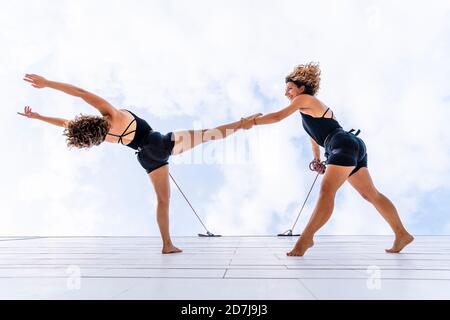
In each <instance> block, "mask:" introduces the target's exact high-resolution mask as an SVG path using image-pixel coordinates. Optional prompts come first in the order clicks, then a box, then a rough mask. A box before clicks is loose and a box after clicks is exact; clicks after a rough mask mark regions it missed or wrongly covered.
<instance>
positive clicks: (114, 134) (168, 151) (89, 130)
mask: <svg viewBox="0 0 450 320" xmlns="http://www.w3.org/2000/svg"><path fill="white" fill-rule="evenodd" d="M24 80H25V81H27V82H30V83H31V85H32V86H33V87H35V88H39V89H41V88H46V87H48V88H52V89H56V90H60V91H62V92H64V93H67V94H69V95H72V96H75V97H80V98H82V99H83V100H84V101H86V102H87V103H89V104H90V105H91V106H93V107H94V108H95V109H97V110H98V111H99V112H100V113H101V114H102V116H93V115H80V116H77V117H76V118H75V119H74V120H70V121H69V120H66V119H61V118H53V117H46V116H42V115H40V114H38V113H36V112H33V111H32V110H31V108H30V107H29V106H26V107H25V109H24V112H23V113H21V112H18V113H19V114H20V115H22V116H25V117H27V118H31V119H39V120H42V121H45V122H47V123H50V124H53V125H56V126H60V127H64V128H65V130H64V135H65V136H66V137H67V145H68V146H69V147H75V148H91V147H92V146H98V145H99V144H101V143H103V142H105V141H106V142H111V143H121V144H122V145H125V146H127V147H130V148H132V149H135V150H137V152H136V153H137V158H138V161H139V163H140V164H141V166H142V167H143V168H144V169H145V170H146V172H147V174H148V176H149V177H150V180H151V182H152V184H153V187H154V190H155V193H156V197H157V208H156V217H157V222H158V226H159V229H160V233H161V237H162V241H163V248H162V253H164V254H166V253H177V252H181V250H180V249H178V248H177V247H175V246H174V245H173V243H172V240H171V238H170V233H169V200H170V184H169V166H168V159H169V157H170V156H172V155H178V154H180V153H183V152H185V151H187V150H190V149H192V148H194V147H195V146H197V145H199V144H201V143H204V142H207V141H211V140H218V139H223V138H226V137H227V136H229V135H230V134H232V133H234V132H236V131H237V130H239V129H242V125H243V123H244V122H245V121H247V126H246V127H249V126H251V124H250V125H249V124H248V122H249V121H250V123H251V120H252V119H253V118H254V117H256V116H259V115H261V114H256V115H252V116H250V117H247V118H241V120H240V121H236V122H233V123H229V124H225V125H222V126H219V127H216V128H214V129H203V130H188V131H178V132H169V133H167V134H165V135H163V134H161V133H159V132H157V131H154V130H153V129H152V128H151V127H150V126H149V124H148V123H147V122H146V121H145V120H143V119H141V118H139V117H138V116H136V115H135V114H134V113H133V112H131V111H129V110H125V109H116V108H115V107H113V106H112V105H111V104H110V103H109V102H107V101H106V100H104V99H102V98H101V97H99V96H97V95H95V94H93V93H91V92H88V91H86V90H83V89H81V88H78V87H75V86H73V85H70V84H66V83H61V82H56V81H49V80H47V79H45V78H44V77H41V76H39V75H35V74H26V75H25V78H24Z"/></svg>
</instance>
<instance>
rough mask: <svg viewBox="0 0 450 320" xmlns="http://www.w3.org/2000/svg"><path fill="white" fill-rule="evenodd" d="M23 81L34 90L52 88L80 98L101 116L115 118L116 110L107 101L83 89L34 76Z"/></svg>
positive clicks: (27, 75) (30, 75) (28, 76)
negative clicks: (29, 84)
mask: <svg viewBox="0 0 450 320" xmlns="http://www.w3.org/2000/svg"><path fill="white" fill-rule="evenodd" d="M24 80H25V81H27V82H30V83H31V85H32V86H33V87H34V88H38V89H42V88H52V89H55V90H59V91H62V92H64V93H67V94H70V95H72V96H75V97H80V98H82V99H83V100H84V101H86V102H87V103H89V104H90V105H91V106H93V107H94V108H96V109H97V110H98V111H100V113H101V114H102V115H103V116H110V117H112V118H113V117H115V115H116V114H117V112H118V111H117V109H116V108H114V107H113V106H112V105H111V104H110V103H109V102H108V101H106V100H105V99H103V98H101V97H99V96H97V95H95V94H93V93H91V92H89V91H86V90H84V89H81V88H78V87H76V86H73V85H71V84H67V83H62V82H56V81H50V80H47V79H45V78H44V77H42V76H39V75H36V74H26V75H25V78H24Z"/></svg>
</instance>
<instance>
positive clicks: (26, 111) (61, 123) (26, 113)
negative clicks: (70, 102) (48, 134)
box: [17, 106, 69, 128]
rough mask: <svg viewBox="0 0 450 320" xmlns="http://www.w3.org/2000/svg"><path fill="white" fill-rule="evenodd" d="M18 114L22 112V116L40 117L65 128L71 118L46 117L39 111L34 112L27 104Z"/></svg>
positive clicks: (39, 118)
mask: <svg viewBox="0 0 450 320" xmlns="http://www.w3.org/2000/svg"><path fill="white" fill-rule="evenodd" d="M17 113H18V114H20V115H21V116H24V117H27V118H30V119H38V120H41V121H44V122H47V123H50V124H53V125H55V126H58V127H63V128H67V124H68V123H69V120H66V119H61V118H53V117H46V116H42V115H40V114H39V113H37V112H33V111H32V110H31V107H29V106H26V107H25V108H24V110H23V113H22V112H17Z"/></svg>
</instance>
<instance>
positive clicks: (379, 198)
mask: <svg viewBox="0 0 450 320" xmlns="http://www.w3.org/2000/svg"><path fill="white" fill-rule="evenodd" d="M348 181H349V182H350V184H351V185H352V186H353V187H354V188H355V189H356V190H357V191H358V192H359V193H360V194H361V196H362V197H363V198H364V199H366V200H367V201H369V202H370V203H372V204H373V206H374V207H375V208H376V209H377V210H378V212H379V213H380V214H381V215H382V216H383V218H384V219H385V220H386V221H387V223H388V224H389V226H390V227H391V228H392V231H394V233H395V240H394V244H393V245H392V248H391V249H386V252H389V253H399V252H400V251H401V250H402V249H403V248H404V247H406V246H407V245H408V244H410V243H411V242H412V241H413V240H414V237H413V236H412V235H410V234H409V233H408V231H406V229H405V227H404V226H403V224H402V221H401V220H400V216H399V215H398V212H397V209H396V208H395V206H394V204H393V203H392V202H391V201H390V200H389V199H388V198H387V197H386V196H385V195H383V194H382V193H380V192H379V191H378V190H377V189H376V188H375V185H374V184H373V181H372V178H371V176H370V174H369V170H368V169H367V168H361V169H359V170H358V172H356V173H355V174H354V175H352V176H351V177H350V178H349V179H348Z"/></svg>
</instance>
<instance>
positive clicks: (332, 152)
mask: <svg viewBox="0 0 450 320" xmlns="http://www.w3.org/2000/svg"><path fill="white" fill-rule="evenodd" d="M285 82H286V91H285V96H286V97H287V98H288V99H289V101H290V102H291V103H290V105H289V106H288V107H286V108H284V109H282V110H280V111H277V112H273V113H269V114H267V115H264V116H261V117H257V118H253V119H249V120H247V121H246V122H245V123H244V128H246V127H247V126H248V127H249V128H250V126H251V125H264V124H271V123H276V122H279V121H281V120H283V119H284V118H286V117H288V116H290V115H291V114H293V113H294V112H296V111H299V112H300V115H301V117H302V123H303V128H304V129H305V131H306V132H307V133H308V135H309V136H310V137H311V139H310V140H311V144H312V150H313V154H314V160H313V161H312V162H311V164H310V167H312V169H314V170H315V171H317V172H319V173H321V174H325V175H324V178H323V180H322V184H321V187H320V195H319V199H318V201H317V204H316V207H315V209H314V211H313V213H312V216H311V218H310V220H309V222H308V224H307V226H306V227H305V230H304V231H303V233H302V234H301V236H300V238H299V239H298V241H297V243H296V244H295V247H294V248H293V249H292V250H291V251H290V252H289V253H288V254H287V255H288V256H303V255H304V253H305V252H306V250H308V249H309V248H310V247H312V246H313V245H314V241H313V238H314V234H315V233H316V232H317V231H318V230H319V229H320V228H321V227H322V226H323V225H324V224H325V223H326V222H327V221H328V219H329V218H330V217H331V214H332V212H333V208H334V198H335V195H336V192H337V190H338V189H339V188H340V187H341V186H342V184H343V183H344V182H345V181H348V182H350V184H351V185H352V186H353V187H354V188H355V189H356V190H357V191H358V192H359V193H360V194H361V196H362V197H363V198H364V199H366V200H367V201H369V202H370V203H372V204H373V205H374V207H375V208H376V209H377V210H378V212H379V213H380V214H381V215H382V216H383V218H384V219H385V220H386V221H387V222H388V224H389V225H390V227H391V228H392V230H393V231H394V233H395V241H394V244H393V246H392V248H390V249H387V250H386V252H390V253H398V252H400V251H401V250H402V249H403V248H404V247H405V246H406V245H408V244H409V243H410V242H412V241H413V240H414V238H413V236H411V235H410V234H409V233H408V231H406V229H405V227H404V226H403V224H402V222H401V220H400V217H399V215H398V213H397V210H396V208H395V206H394V205H393V204H392V202H391V201H390V200H389V199H388V198H386V196H384V195H383V194H382V193H380V192H379V191H378V190H377V189H376V188H375V186H374V184H373V182H372V179H371V177H370V174H369V170H368V169H367V153H366V146H365V144H364V142H363V140H362V139H360V138H359V137H357V135H358V134H359V130H358V132H357V133H356V134H353V133H352V132H353V131H354V130H353V129H352V130H350V131H348V132H347V131H345V130H344V129H343V128H342V127H341V126H340V125H339V123H338V121H337V119H336V117H335V115H334V112H333V111H331V110H330V108H328V107H327V106H326V105H325V104H324V103H323V102H321V101H320V100H319V99H317V97H316V95H317V92H318V91H319V86H320V69H319V65H318V64H316V63H308V64H305V65H299V66H297V67H296V68H295V69H294V71H292V72H291V73H290V74H289V75H288V76H287V77H286V79H285ZM319 146H321V147H324V148H325V157H326V164H327V166H325V165H324V164H323V162H321V160H320V149H319Z"/></svg>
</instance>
